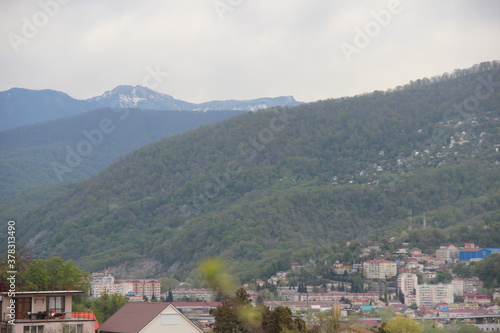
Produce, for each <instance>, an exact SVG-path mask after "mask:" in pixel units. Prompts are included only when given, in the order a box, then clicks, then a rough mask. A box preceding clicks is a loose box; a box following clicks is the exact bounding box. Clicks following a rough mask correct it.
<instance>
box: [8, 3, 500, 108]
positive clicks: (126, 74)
mask: <svg viewBox="0 0 500 333" xmlns="http://www.w3.org/2000/svg"><path fill="white" fill-rule="evenodd" d="M56 1H62V0H38V1H23V2H20V1H14V0H6V1H3V2H1V3H0V22H2V23H1V24H2V25H1V34H2V35H3V36H4V38H3V39H2V40H1V41H0V48H1V49H2V50H3V51H2V53H1V54H0V64H1V67H2V68H1V69H2V73H3V75H2V76H1V77H0V90H7V89H9V88H11V87H15V86H17V87H25V88H31V89H44V88H50V89H56V90H60V91H64V92H67V93H68V94H70V95H71V96H73V97H76V98H88V97H91V96H95V95H100V94H102V93H103V92H104V91H105V90H110V89H112V88H114V87H115V86H117V85H119V84H133V85H135V84H142V81H143V78H144V76H145V75H146V74H147V72H146V68H147V67H153V68H154V67H156V66H160V68H161V69H162V70H163V71H167V72H169V77H168V78H167V79H166V80H164V81H163V82H162V84H161V85H159V86H158V87H157V88H156V89H157V90H158V91H161V92H164V93H167V94H170V95H172V96H174V97H176V98H179V99H184V100H187V101H192V102H203V101H207V100H213V99H250V98H257V97H261V96H278V95H293V96H295V97H296V98H297V99H299V100H303V101H313V100H318V99H325V98H331V97H340V96H348V95H354V94H358V93H363V92H366V91H372V90H375V89H386V88H390V87H394V86H397V85H400V84H404V83H406V82H408V81H410V80H414V79H418V78H421V77H424V76H432V75H438V74H441V73H443V72H447V71H452V70H453V69H455V68H464V67H469V66H472V65H473V64H475V63H478V62H481V61H487V60H493V59H499V58H500V44H499V43H496V42H495V41H496V39H498V34H499V33H500V23H499V22H498V17H500V5H499V3H498V2H497V1H494V0H486V1H482V2H481V6H479V5H477V2H475V1H473V0H470V1H467V0H458V1H454V0H443V1H439V2H435V1H430V0H428V1H411V0H409V1H401V4H400V6H401V8H402V10H401V13H399V14H397V15H391V19H390V23H389V24H388V25H387V26H385V27H381V28H380V31H379V33H378V34H377V35H376V36H374V37H371V38H370V41H369V44H368V45H367V46H366V47H364V48H360V49H359V53H356V54H353V55H352V59H351V62H349V63H348V62H347V61H346V58H345V56H344V54H343V53H342V51H341V49H340V47H339V45H340V44H341V43H342V42H344V43H349V44H351V45H353V43H354V38H355V35H356V31H357V30H356V29H365V28H366V27H367V24H369V22H371V21H373V20H374V16H373V12H375V13H380V12H381V11H384V10H387V8H388V6H389V3H390V1H395V0H377V1H357V2H352V1H347V0H344V1H323V0H310V1H302V0H289V1H286V2H279V3H276V2H270V1H264V0H252V1H249V0H241V1H235V0H231V1H229V0H217V1H221V2H223V3H226V4H227V6H229V7H226V8H230V9H231V10H228V11H225V12H224V13H223V20H221V19H220V11H219V12H217V10H216V8H214V1H213V0H184V1H180V0H179V1H176V0H170V1H153V0H145V1H141V2H136V1H131V0H125V1H117V0H115V1H105V2H104V1H85V2H80V1H69V2H68V3H67V4H64V5H63V4H59V8H58V10H57V13H56V14H55V15H53V16H50V17H49V20H48V22H47V23H46V24H45V25H43V26H42V27H39V28H38V32H37V33H36V35H35V36H34V37H32V38H28V39H27V40H28V42H27V43H23V44H20V45H19V47H18V49H19V52H17V53H16V52H14V50H13V48H12V46H11V43H9V38H8V34H9V33H15V34H17V35H19V36H22V29H23V24H24V23H23V22H25V19H27V20H28V21H30V22H33V20H34V16H36V15H37V14H39V13H40V12H41V13H42V14H43V13H44V9H43V6H45V7H47V6H48V5H50V4H54V3H55V2H56ZM40 3H42V5H40ZM49 8H50V6H49ZM52 8H55V7H54V6H53V7H52ZM40 15H41V14H40ZM40 15H39V16H40ZM47 16H49V15H47ZM40 17H41V16H40ZM23 20H24V21H23Z"/></svg>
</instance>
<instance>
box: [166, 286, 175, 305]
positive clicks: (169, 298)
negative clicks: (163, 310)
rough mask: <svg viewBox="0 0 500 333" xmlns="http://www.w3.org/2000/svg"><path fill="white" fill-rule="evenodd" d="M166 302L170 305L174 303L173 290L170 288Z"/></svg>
mask: <svg viewBox="0 0 500 333" xmlns="http://www.w3.org/2000/svg"><path fill="white" fill-rule="evenodd" d="M165 301H166V302H170V303H171V302H173V301H174V294H172V288H168V296H167V299H166V300H165Z"/></svg>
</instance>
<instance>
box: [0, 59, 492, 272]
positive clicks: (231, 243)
mask: <svg viewBox="0 0 500 333" xmlns="http://www.w3.org/2000/svg"><path fill="white" fill-rule="evenodd" d="M499 83H500V63H498V62H495V61H493V62H486V63H482V64H480V65H476V66H473V67H472V68H469V69H463V70H457V71H455V72H454V73H451V74H448V73H446V74H443V75H441V76H437V77H433V78H422V79H420V80H416V81H412V82H410V83H409V84H407V85H405V86H402V87H396V88H395V89H392V90H389V91H375V92H372V93H369V94H363V95H359V96H354V97H349V98H342V99H331V100H325V101H318V102H314V103H308V104H303V105H298V106H294V107H275V108H271V109H266V110H260V111H257V112H246V113H243V114H240V115H238V116H235V117H231V118H228V119H225V120H223V121H221V122H218V123H216V124H213V125H209V126H203V127H201V128H198V129H196V130H193V131H189V132H186V133H182V134H179V135H174V136H171V137H168V138H164V139H162V140H159V141H157V142H154V143H150V144H148V145H146V146H145V147H142V148H140V149H138V150H135V151H133V152H131V153H129V154H128V155H126V156H124V157H123V158H121V159H120V160H118V161H116V162H114V163H113V164H111V165H110V166H108V167H106V168H105V169H104V170H102V171H101V172H99V173H98V174H97V175H95V176H93V177H91V178H90V179H88V180H86V181H83V182H81V183H78V184H76V185H74V186H71V187H70V188H61V187H51V188H50V189H48V190H46V188H43V189H30V190H25V191H23V192H20V193H19V194H17V195H16V196H15V197H8V198H4V199H2V200H0V218H1V219H3V220H8V219H15V220H16V221H17V228H18V230H17V232H18V234H19V242H20V244H25V246H26V247H27V248H28V250H29V251H30V252H32V253H33V254H34V255H35V256H37V257H42V258H47V257H52V256H61V257H63V258H64V259H75V260H76V263H77V264H78V265H79V266H80V267H82V268H84V269H85V270H88V271H95V270H100V269H104V268H109V269H110V272H112V273H114V274H116V275H118V276H122V277H127V276H128V277H146V276H156V277H158V276H165V275H168V276H172V277H175V278H177V279H179V280H183V281H184V280H186V279H187V278H191V279H195V278H196V274H197V273H196V269H195V268H196V267H197V264H198V263H199V262H200V260H203V259H204V258H207V257H214V256H219V257H221V258H223V259H225V260H226V261H227V262H228V264H229V266H230V267H231V268H232V269H233V271H234V272H235V274H236V275H237V276H238V277H239V278H241V279H242V280H243V281H248V280H250V279H252V278H256V277H264V276H269V275H271V274H273V273H274V272H276V271H277V270H282V269H286V268H287V267H289V265H290V263H291V262H294V261H300V262H306V261H308V260H315V261H318V262H325V261H326V260H331V259H332V258H333V255H334V249H335V248H339V246H338V244H345V243H346V242H347V241H367V240H371V241H375V242H382V241H386V242H387V240H388V239H390V240H391V242H394V244H396V245H395V246H398V245H401V244H402V243H403V242H405V243H406V242H408V243H410V244H411V246H418V247H420V248H421V249H423V250H432V249H433V248H435V247H437V246H439V245H440V244H444V243H447V242H449V243H459V242H462V243H463V242H474V243H476V244H477V245H478V246H480V247H481V246H485V247H499V246H500V208H499V207H500V166H499V159H500V155H499V154H500V153H499V152H498V150H499V149H498V148H499V144H500V130H499V129H500V127H499V124H500V89H499ZM111 112H113V111H111ZM44 191H45V192H44ZM44 193H46V194H45V198H44V200H43V199H42V197H43V194H44ZM24 203H26V204H24ZM409 210H411V211H412V212H413V223H414V225H413V228H412V229H411V230H410V229H409V225H408V220H407V215H408V211H409ZM424 214H425V217H426V222H427V223H426V226H425V227H424V226H423V223H422V220H423V216H424ZM343 255H344V256H345V257H346V258H350V256H349V254H348V253H343ZM346 263H347V262H346Z"/></svg>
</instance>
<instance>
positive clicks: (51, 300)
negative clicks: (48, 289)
mask: <svg viewBox="0 0 500 333" xmlns="http://www.w3.org/2000/svg"><path fill="white" fill-rule="evenodd" d="M64 299H65V297H64V296H48V297H47V312H49V313H51V312H59V313H60V312H64Z"/></svg>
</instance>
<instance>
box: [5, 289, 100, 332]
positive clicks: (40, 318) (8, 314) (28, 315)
mask: <svg viewBox="0 0 500 333" xmlns="http://www.w3.org/2000/svg"><path fill="white" fill-rule="evenodd" d="M83 293H84V292H83V291H80V290H54V291H16V292H15V294H13V293H10V292H8V291H2V292H0V296H1V297H0V309H1V310H0V311H1V315H2V317H1V322H0V332H2V333H4V332H5V333H6V332H8V333H26V332H29V333H42V332H64V333H84V332H94V331H95V330H96V329H97V328H98V327H99V325H98V323H97V320H96V318H95V316H94V313H93V312H72V299H73V295H78V294H83ZM13 304H14V306H13ZM12 320H13V321H12ZM12 323H14V324H15V325H11V324H12Z"/></svg>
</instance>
